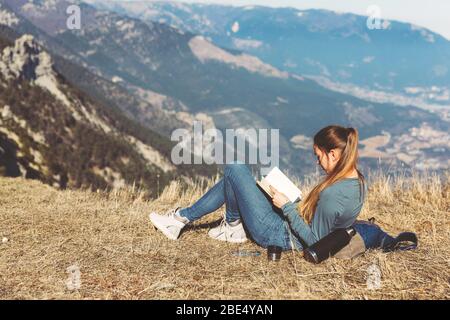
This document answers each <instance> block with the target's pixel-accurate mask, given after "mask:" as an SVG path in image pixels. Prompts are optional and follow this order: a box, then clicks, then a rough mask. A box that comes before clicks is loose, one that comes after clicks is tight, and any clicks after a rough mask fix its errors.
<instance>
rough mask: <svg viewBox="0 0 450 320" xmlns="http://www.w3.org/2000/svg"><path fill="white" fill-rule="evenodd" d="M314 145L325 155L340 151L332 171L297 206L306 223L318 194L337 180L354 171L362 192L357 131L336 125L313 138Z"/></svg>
mask: <svg viewBox="0 0 450 320" xmlns="http://www.w3.org/2000/svg"><path fill="white" fill-rule="evenodd" d="M314 145H315V146H316V147H317V148H319V149H320V150H322V151H323V152H326V153H329V152H330V151H331V150H332V149H339V150H340V151H341V157H340V158H339V161H338V162H337V163H336V166H335V167H334V169H333V171H332V172H331V173H329V174H328V175H327V177H326V178H325V179H324V180H323V181H321V182H320V183H319V184H318V185H317V186H315V187H314V188H313V189H312V190H311V192H310V193H309V194H308V196H307V197H306V199H305V200H304V201H302V202H301V203H300V204H299V206H298V209H299V211H300V213H301V215H302V216H303V218H304V219H305V221H306V222H307V223H311V221H312V218H313V217H314V212H315V211H316V207H317V202H318V201H319V195H320V192H321V191H322V190H324V189H325V188H327V187H329V186H331V185H332V184H334V183H336V182H338V181H339V180H342V179H344V178H345V176H346V175H348V174H349V173H350V172H351V171H353V170H356V171H357V172H358V178H359V180H360V185H361V192H364V191H363V188H364V176H363V175H362V174H361V172H360V171H359V170H358V168H357V164H358V131H357V130H356V129H354V128H344V127H341V126H336V125H333V126H328V127H325V128H323V129H321V130H320V131H319V132H317V133H316V135H315V136H314Z"/></svg>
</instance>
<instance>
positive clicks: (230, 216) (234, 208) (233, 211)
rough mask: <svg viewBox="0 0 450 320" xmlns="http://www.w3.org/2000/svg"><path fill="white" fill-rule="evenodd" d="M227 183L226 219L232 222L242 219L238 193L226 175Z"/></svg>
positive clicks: (225, 181)
mask: <svg viewBox="0 0 450 320" xmlns="http://www.w3.org/2000/svg"><path fill="white" fill-rule="evenodd" d="M224 184H225V203H226V206H225V220H226V221H227V222H228V223H230V222H233V221H236V220H238V219H240V213H239V205H238V203H237V199H236V194H235V193H234V190H233V186H232V185H231V183H230V181H229V179H228V178H227V177H226V176H225V177H224Z"/></svg>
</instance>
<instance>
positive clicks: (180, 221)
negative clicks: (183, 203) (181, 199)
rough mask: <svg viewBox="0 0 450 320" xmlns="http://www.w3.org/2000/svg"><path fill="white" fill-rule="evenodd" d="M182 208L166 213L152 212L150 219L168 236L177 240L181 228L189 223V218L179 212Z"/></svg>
mask: <svg viewBox="0 0 450 320" xmlns="http://www.w3.org/2000/svg"><path fill="white" fill-rule="evenodd" d="M180 209H181V208H176V209H172V210H170V211H168V212H166V213H165V214H158V213H156V212H152V213H150V215H149V218H150V221H151V222H152V223H153V225H154V226H155V227H156V228H157V229H158V230H159V231H161V232H162V233H163V234H164V235H165V236H166V237H167V238H169V239H171V240H177V239H178V237H179V236H180V232H181V230H182V229H183V228H184V227H185V226H186V225H187V224H188V223H189V220H188V219H186V218H185V217H182V216H181V215H180V214H179V211H180Z"/></svg>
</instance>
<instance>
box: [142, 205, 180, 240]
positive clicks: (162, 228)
mask: <svg viewBox="0 0 450 320" xmlns="http://www.w3.org/2000/svg"><path fill="white" fill-rule="evenodd" d="M152 214H153V212H152V213H150V214H149V215H148V218H149V219H150V222H151V223H152V224H153V226H154V227H155V228H156V229H158V230H159V231H161V232H162V233H163V234H164V235H165V236H166V237H167V238H168V239H170V240H178V238H174V236H173V235H172V234H171V233H170V232H169V231H168V230H167V228H165V227H164V226H162V225H160V224H158V222H155V221H153V219H152Z"/></svg>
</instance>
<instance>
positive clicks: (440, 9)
mask: <svg viewBox="0 0 450 320" xmlns="http://www.w3.org/2000/svg"><path fill="white" fill-rule="evenodd" d="M141 1H142V0H141ZM178 1H183V2H203V3H219V4H231V5H258V4H259V5H264V6H271V7H280V6H283V7H295V8H300V9H309V8H322V9H329V10H334V11H340V12H352V13H357V14H361V15H367V8H368V7H369V6H371V5H377V6H379V7H380V9H381V14H382V18H384V19H393V20H400V21H405V22H411V23H414V24H417V25H420V26H422V27H426V28H428V29H430V30H432V31H435V32H438V33H440V34H441V35H443V36H445V37H446V38H447V39H449V40H450V0H178Z"/></svg>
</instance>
